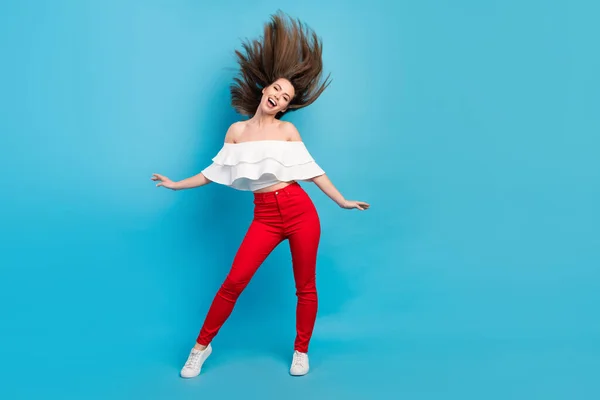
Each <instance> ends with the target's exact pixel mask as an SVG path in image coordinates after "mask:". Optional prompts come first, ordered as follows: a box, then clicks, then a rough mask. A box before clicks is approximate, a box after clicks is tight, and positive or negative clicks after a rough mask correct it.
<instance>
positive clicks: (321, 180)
mask: <svg viewBox="0 0 600 400" xmlns="http://www.w3.org/2000/svg"><path fill="white" fill-rule="evenodd" d="M282 127H283V129H284V132H285V136H286V140H290V141H302V138H301V137H300V133H299V132H298V130H297V129H296V127H295V126H294V125H293V124H292V123H291V122H282ZM305 180H306V181H309V182H314V183H315V185H317V186H318V187H319V189H321V190H322V191H323V193H325V194H326V195H327V196H329V198H330V199H331V200H333V201H335V202H336V204H337V205H338V206H340V207H342V208H345V209H352V208H358V209H359V210H361V211H364V210H366V209H368V208H369V207H370V205H369V204H368V203H365V202H364V201H355V200H346V199H344V196H342V194H341V193H340V192H339V190H337V189H336V187H335V186H333V183H331V180H330V179H329V177H328V176H327V175H326V174H323V175H319V176H316V177H314V178H311V179H305Z"/></svg>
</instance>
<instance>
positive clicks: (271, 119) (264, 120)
mask: <svg viewBox="0 0 600 400" xmlns="http://www.w3.org/2000/svg"><path fill="white" fill-rule="evenodd" d="M276 121H277V119H276V118H275V116H274V115H271V114H265V113H264V112H263V110H262V109H261V108H260V107H259V108H258V110H256V114H254V115H253V116H252V118H250V122H251V123H253V124H257V125H258V126H263V125H270V124H273V123H275V122H276Z"/></svg>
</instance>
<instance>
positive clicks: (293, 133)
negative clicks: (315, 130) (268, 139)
mask: <svg viewBox="0 0 600 400" xmlns="http://www.w3.org/2000/svg"><path fill="white" fill-rule="evenodd" d="M281 130H282V131H283V134H284V135H285V140H287V141H290V142H301V141H302V137H301V136H300V132H298V129H296V127H295V126H294V124H292V123H291V122H288V121H282V122H281Z"/></svg>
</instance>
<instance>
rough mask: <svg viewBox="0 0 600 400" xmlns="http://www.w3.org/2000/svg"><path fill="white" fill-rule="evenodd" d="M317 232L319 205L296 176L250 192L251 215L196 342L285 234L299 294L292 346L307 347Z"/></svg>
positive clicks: (210, 334) (205, 338) (227, 310)
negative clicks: (287, 182)
mask: <svg viewBox="0 0 600 400" xmlns="http://www.w3.org/2000/svg"><path fill="white" fill-rule="evenodd" d="M320 236H321V226H320V222H319V216H318V215H317V210H316V209H315V206H314V204H313V202H312V201H311V199H310V197H309V196H308V194H307V193H306V192H305V191H304V189H302V187H301V186H300V185H299V184H298V183H297V182H294V183H292V184H290V185H288V186H286V187H285V188H283V189H279V190H277V191H272V192H265V193H254V219H253V221H252V223H251V225H250V228H249V229H248V232H247V233H246V236H245V237H244V239H243V241H242V244H241V245H240V247H239V249H238V251H237V253H236V255H235V258H234V260H233V265H232V267H231V271H230V272H229V274H228V275H227V278H226V279H225V281H224V282H223V284H222V285H221V287H220V289H219V291H218V292H217V295H216V296H215V298H214V300H213V302H212V305H211V307H210V309H209V310H208V314H207V316H206V319H205V321H204V325H203V326H202V329H201V330H200V334H199V335H198V339H197V342H198V343H199V344H201V345H205V346H206V345H208V344H209V343H210V342H211V340H212V339H213V338H214V337H215V335H216V334H217V333H218V331H219V329H220V328H221V326H222V325H223V323H224V322H225V321H226V320H227V318H228V317H229V315H230V314H231V312H232V310H233V307H234V305H235V303H236V301H237V299H238V297H239V295H240V294H241V293H242V291H243V290H244V288H245V287H246V286H247V285H248V282H250V279H251V278H252V276H253V275H254V273H255V272H256V270H257V269H258V267H260V265H261V264H262V263H263V261H264V260H265V259H266V258H267V256H268V255H269V254H270V253H271V252H272V251H273V249H274V248H275V247H276V246H277V245H278V244H279V243H281V242H282V241H283V240H285V239H288V240H289V243H290V249H291V252H292V265H293V270H294V279H295V282H296V296H297V298H298V303H297V306H296V341H295V343H294V348H295V350H298V351H301V352H303V353H306V352H308V344H309V341H310V338H311V335H312V332H313V327H314V324H315V319H316V316H317V289H316V285H315V268H316V261H317V248H318V246H319V238H320Z"/></svg>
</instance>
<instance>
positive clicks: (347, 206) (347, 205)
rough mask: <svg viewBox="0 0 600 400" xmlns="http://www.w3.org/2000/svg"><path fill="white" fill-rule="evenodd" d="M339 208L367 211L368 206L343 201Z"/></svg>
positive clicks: (361, 203) (352, 201) (366, 204)
mask: <svg viewBox="0 0 600 400" xmlns="http://www.w3.org/2000/svg"><path fill="white" fill-rule="evenodd" d="M340 207H342V208H345V209H347V210H350V209H352V208H358V209H359V210H361V211H364V210H367V209H368V208H369V207H370V205H369V204H368V203H365V202H364V201H355V200H344V202H343V203H342V204H341V205H340Z"/></svg>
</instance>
